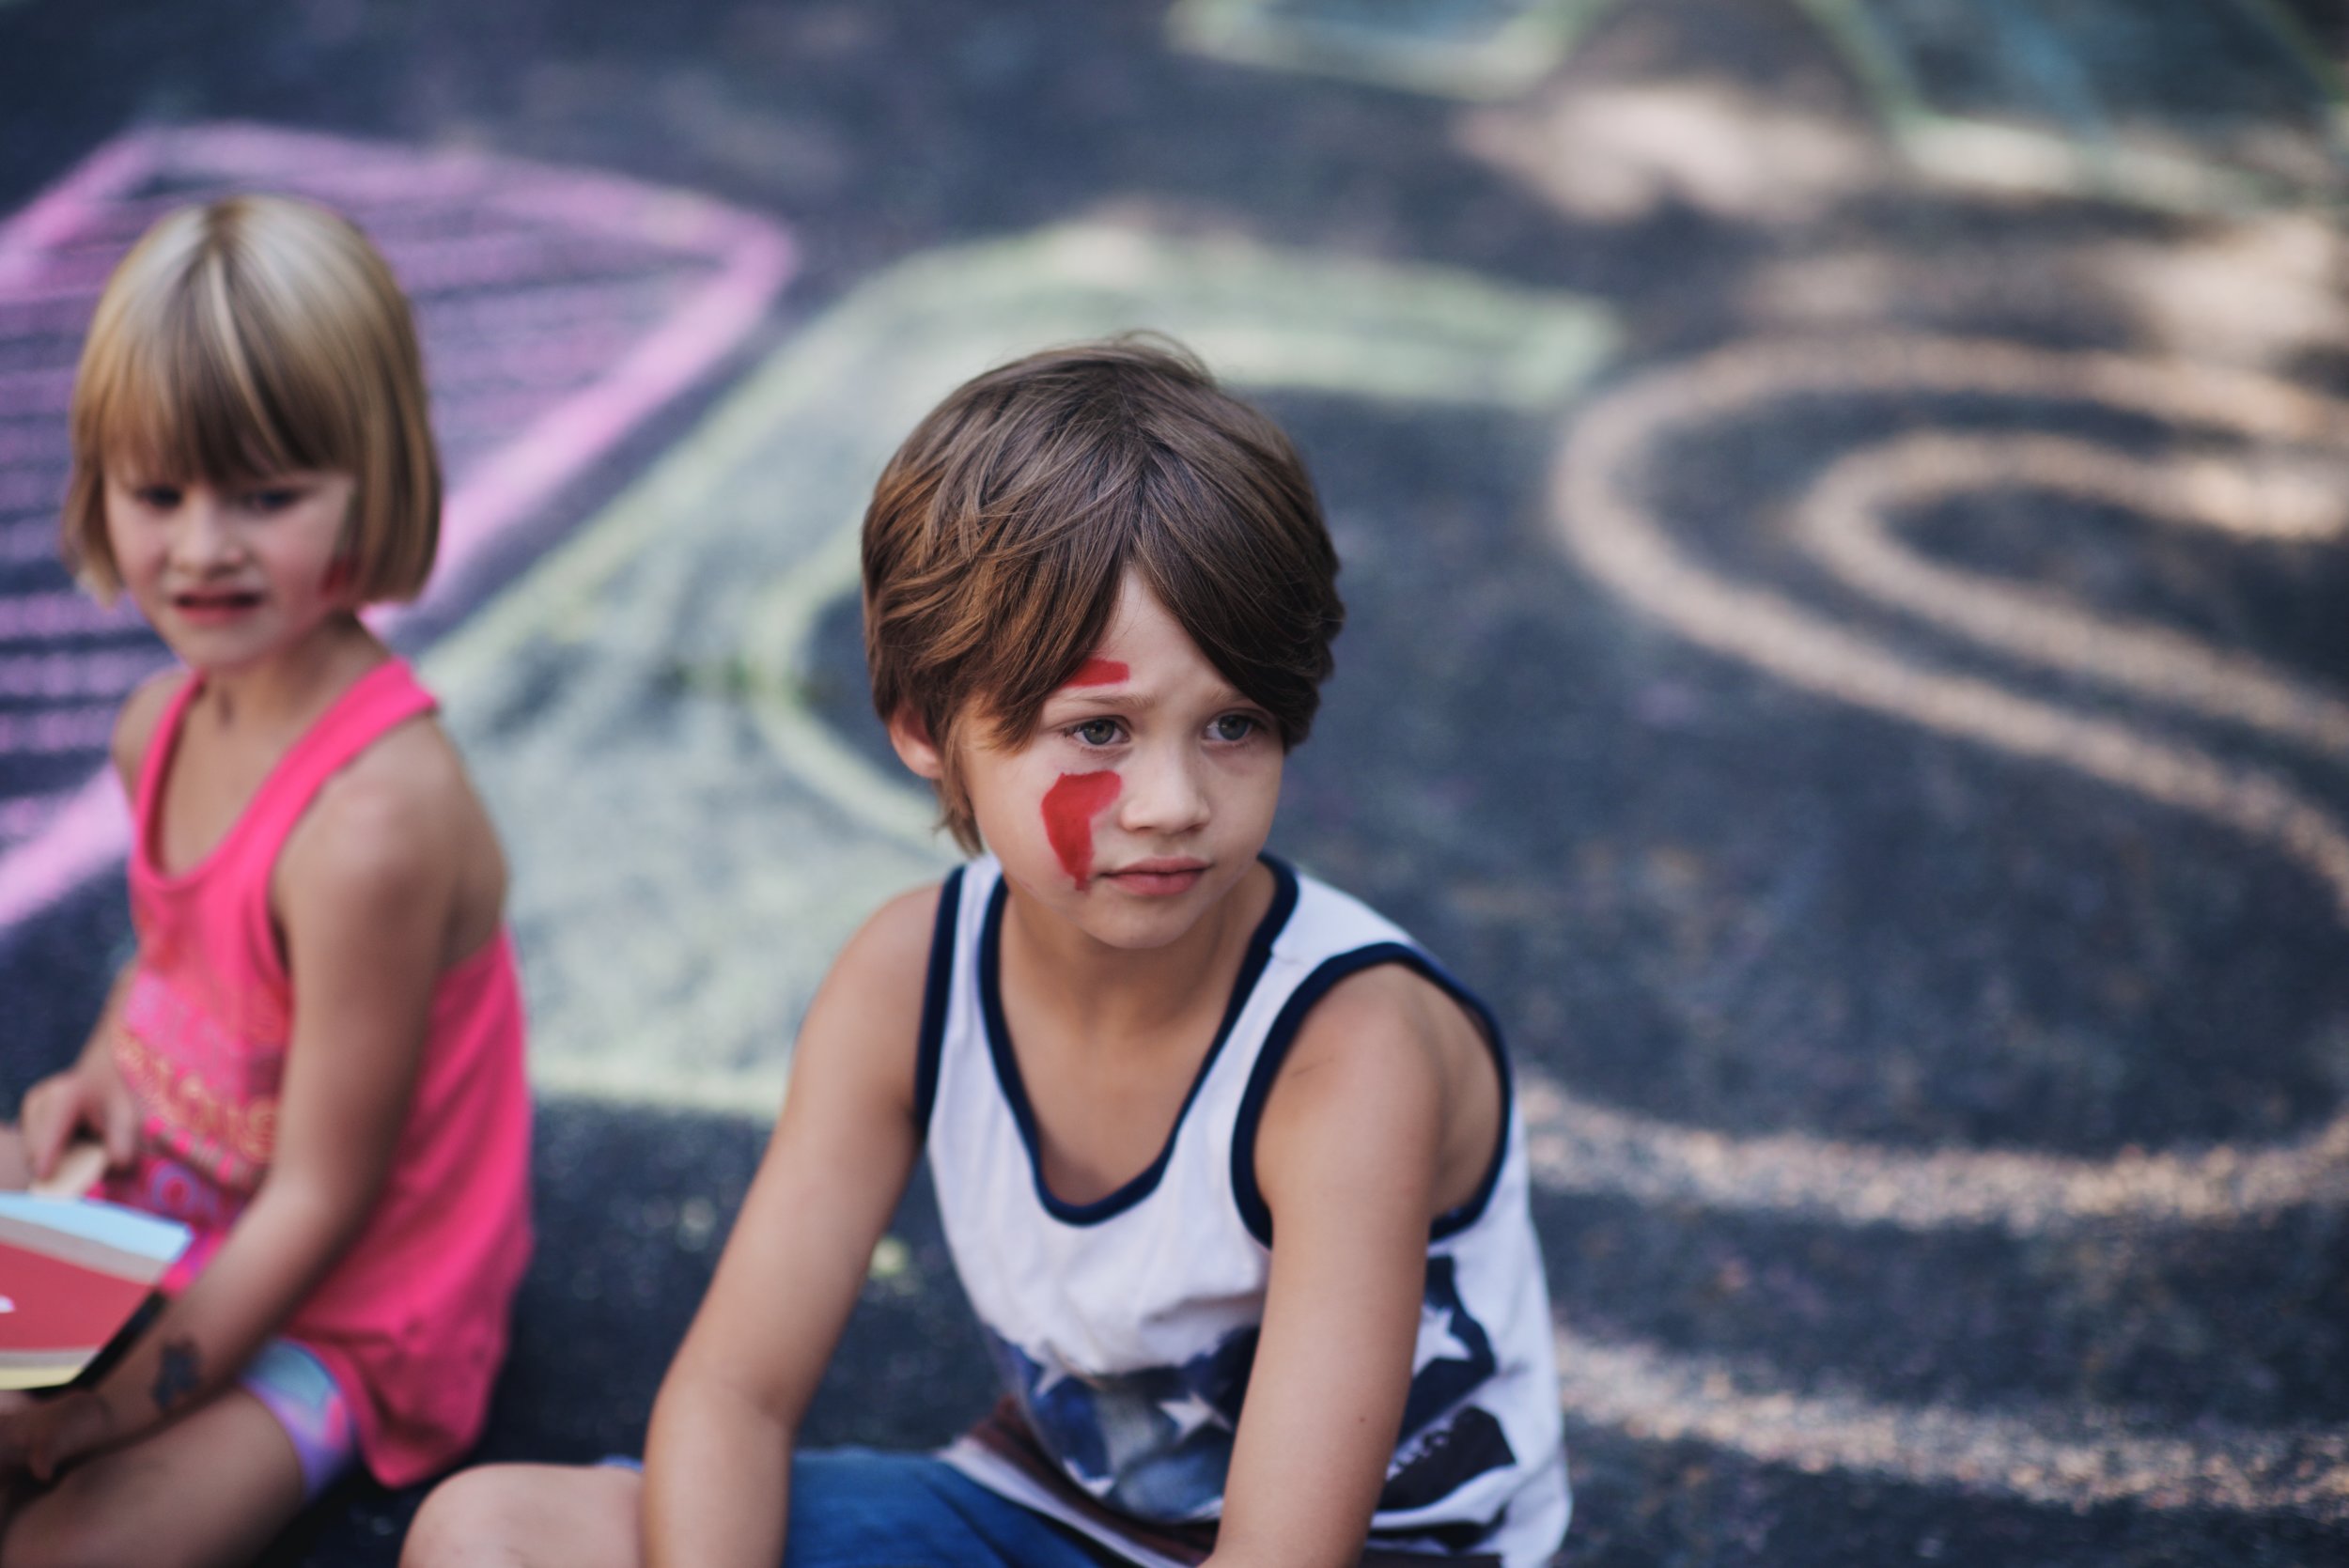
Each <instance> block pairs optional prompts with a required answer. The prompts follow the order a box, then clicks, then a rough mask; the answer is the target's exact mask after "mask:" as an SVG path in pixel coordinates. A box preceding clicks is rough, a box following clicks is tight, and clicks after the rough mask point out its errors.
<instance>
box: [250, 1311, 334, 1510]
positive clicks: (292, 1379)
mask: <svg viewBox="0 0 2349 1568" xmlns="http://www.w3.org/2000/svg"><path fill="white" fill-rule="evenodd" d="M237 1383H238V1386H239V1387H241V1388H242V1389H244V1391H245V1392H247V1393H249V1394H251V1395H252V1396H253V1397H254V1398H255V1399H257V1400H259V1401H260V1402H261V1405H262V1407H263V1408H265V1409H266V1410H268V1411H269V1413H270V1414H271V1415H272V1416H275V1417H276V1418H277V1424H278V1425H279V1426H282V1427H284V1428H285V1429H286V1436H288V1438H290V1439H292V1441H293V1447H294V1456H295V1457H296V1458H297V1459H299V1460H300V1461H301V1462H302V1486H303V1501H305V1502H309V1501H315V1500H316V1499H317V1498H318V1496H319V1493H321V1492H323V1491H325V1490H326V1489H327V1488H328V1487H329V1486H332V1485H333V1484H334V1483H335V1482H337V1481H339V1480H341V1479H342V1476H343V1473H344V1472H345V1471H346V1470H348V1469H350V1466H351V1462H352V1461H353V1460H354V1459H356V1458H358V1456H359V1439H358V1434H357V1433H356V1432H355V1431H354V1430H353V1429H352V1427H351V1424H350V1402H349V1401H348V1400H346V1399H345V1398H344V1397H343V1390H342V1388H341V1386H340V1385H338V1384H337V1383H336V1382H335V1381H334V1374H333V1373H331V1372H329V1371H327V1370H326V1363H325V1362H323V1361H321V1360H319V1358H317V1357H316V1356H314V1355H312V1354H311V1353H310V1352H309V1351H307V1350H305V1349H303V1347H302V1346H301V1345H299V1344H296V1343H294V1342H293V1341H291V1340H272V1341H270V1342H269V1343H267V1344H264V1345H263V1346H261V1348H260V1350H259V1352H258V1353H257V1354H256V1355H255V1356H254V1358H253V1359H252V1360H251V1361H249V1362H247V1363H246V1364H245V1369H244V1371H243V1372H242V1373H241V1374H240V1375H239V1376H238V1378H237Z"/></svg>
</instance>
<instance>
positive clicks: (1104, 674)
mask: <svg viewBox="0 0 2349 1568" xmlns="http://www.w3.org/2000/svg"><path fill="white" fill-rule="evenodd" d="M1129 673H1130V672H1128V670H1127V668H1126V666H1125V665H1123V664H1120V663H1119V662H1118V661H1117V660H1114V659H1088V660H1085V661H1084V662H1083V663H1081V664H1080V665H1078V666H1077V673H1076V674H1075V675H1070V676H1069V677H1068V684H1069V685H1071V686H1115V685H1116V684H1117V683H1118V682H1120V681H1122V680H1124V679H1125V678H1126V676H1127V675H1128V674H1129Z"/></svg>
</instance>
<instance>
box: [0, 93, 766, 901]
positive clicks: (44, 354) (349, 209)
mask: <svg viewBox="0 0 2349 1568" xmlns="http://www.w3.org/2000/svg"><path fill="white" fill-rule="evenodd" d="M254 189H262V190H272V191H277V192H282V193H286V194H294V195H302V196H307V197H310V198H312V199H315V200H318V201H321V202H323V203H326V204H327V205H329V206H332V207H334V208H336V209H338V210H342V211H343V212H345V213H347V214H349V215H350V217H352V218H353V219H355V220H356V221H357V222H358V223H359V224H360V225H361V226H362V227H364V228H366V230H367V231H368V233H369V234H370V235H371V236H372V237H373V238H374V240H375V241H376V242H377V243H378V244H379V245H380V246H381V248H382V250H383V251H384V253H385V255H386V256H387V257H388V258H389V260H390V262H391V264H392V269H393V271H394V272H396V273H397V275H398V277H399V279H400V281H401V283H402V285H403V287H406V289H407V290H408V292H409V294H410V296H411V297H412V300H413V302H414V303H415V307H416V316H417V323H418V329H419V331H420V333H421V334H422V337H423V339H424V348H425V359H426V365H427V371H428V380H429V382H430V388H431V395H432V399H433V415H434V419H433V423H434V427H435V429H436V431H437V433H438V435H439V438H440V441H441V443H442V451H443V459H444V462H445V465H446V470H447V473H448V475H449V487H448V499H447V505H446V507H445V510H444V514H443V531H442V546H441V560H440V566H439V568H438V570H437V572H436V573H435V576H434V579H433V583H432V586H431V588H430V590H429V592H428V594H427V596H426V597H425V598H424V599H423V600H422V601H421V602H420V603H419V604H418V605H417V606H415V607H413V610H412V611H411V610H398V611H394V612H391V613H385V614H384V615H382V616H381V618H380V624H382V625H384V626H386V627H396V626H397V625H398V624H399V623H400V622H401V621H403V620H404V619H406V618H407V617H408V616H409V615H410V614H412V613H417V612H424V613H431V612H436V611H443V610H445V609H448V608H450V607H453V606H458V605H461V604H462V603H463V602H464V601H465V600H466V599H467V598H469V597H471V596H472V595H473V594H474V593H475V592H477V590H478V585H479V573H480V572H481V571H482V570H483V569H484V567H486V566H488V565H489V564H490V563H489V557H490V551H491V550H492V547H493V546H495V545H496V544H497V542H498V541H499V540H500V539H501V537H502V536H506V535H507V534H508V533H509V532H511V531H512V530H514V529H515V528H516V527H517V526H518V525H519V524H521V523H523V522H525V521H527V520H530V519H531V518H532V517H534V516H535V515H536V514H537V511H538V510H539V509H540V508H541V507H542V506H543V505H544V504H545V503H546V502H547V501H548V500H549V499H551V498H552V496H553V495H554V493H555V492H556V491H557V490H558V489H559V488H560V487H561V486H563V485H564V484H565V483H566V482H568V481H569V480H571V479H574V478H576V477H578V476H579V475H580V474H582V473H583V471H584V470H586V469H587V468H588V467H589V466H590V465H591V464H593V463H594V462H595V461H596V459H597V458H599V457H600V456H601V455H603V454H604V453H606V452H609V451H610V450H611V449H612V447H613V446H614V444H615V443H616V442H618V441H619V440H620V439H621V437H623V436H624V435H625V434H626V433H627V432H628V431H629V430H630V429H631V428H633V427H636V426H637V425H638V424H639V423H640V422H641V421H643V420H644V418H645V417H646V415H647V414H649V413H651V412H652V411H655V410H657V409H658V408H660V407H661V405H663V404H664V403H666V402H667V401H669V399H671V398H672V397H674V396H676V395H677V393H678V392H679V391H681V390H683V389H684V388H685V387H687V386H689V385H690V384H692V382H693V381H694V380H696V379H697V378H698V377H700V376H702V375H703V374H704V373H705V372H706V371H708V369H709V368H710V367H711V366H712V365H713V364H715V363H716V361H717V360H718V359H719V358H720V356H722V355H723V353H724V352H725V351H726V350H727V349H730V348H731V347H733V346H734V345H735V344H736V343H737V342H738V341H739V339H740V338H741V336H742V334H744V332H745V331H746V330H747V329H748V328H749V327H750V326H752V325H753V324H754V322H755V321H757V320H758V319H759V318H760V317H761V316H762V315H763V314H764V313H765V311H766V308H767V306H768V304H769V303H770V301H771V300H772V299H773V297H774V295H775V293H776V291H777V290H778V289H779V288H780V287H782V284H783V282H784V280H785V278H786V275H787V273H788V272H789V270H790V265H791V251H790V247H789V243H788V241H786V237H785V236H784V234H783V232H782V231H781V230H780V229H779V228H777V227H776V226H775V225H771V224H769V223H766V222H764V221H762V220H760V219H757V218H755V217H754V216H751V215H749V214H747V213H743V212H739V211H737V210H732V209H729V208H726V207H723V206H720V205H718V204H716V203H714V202H710V201H708V200H705V199H703V198H701V197H699V196H695V195H691V194H684V193H680V192H675V191H668V190H661V189H657V188H652V187H647V186H644V185H638V184H634V183H631V182H629V181H626V180H620V179H611V178H607V177H605V176H601V175H595V174H586V173H581V172H577V171H571V170H560V169H551V168H540V167H535V166H533V165H530V164H526V163H510V162H506V161H502V160H498V159H492V158H488V157H484V156H480V155H477V154H474V153H467V152H420V151H417V150H415V149H412V148H406V147H391V146H384V145H379V144H370V143H362V142H354V141H349V140H344V139H340V138H335V137H327V136H319V135H313V134H307V133H299V132H287V131H281V130H273V129H268V128H264V127H259V126H252V125H239V124H212V125H196V126H186V127H176V128H168V129H158V130H151V131H144V132H133V133H132V134H130V135H127V136H124V137H121V138H118V139H117V140H116V141H114V142H111V143H109V144H107V145H106V146H105V147H101V149H99V151H97V152H96V153H94V154H92V155H91V156H90V157H89V158H88V159H87V160H86V161H85V162H84V163H82V164H81V165H80V166H79V167H77V168H76V169H74V170H73V171H72V172H71V173H70V174H68V175H67V176H66V177H65V178H64V179H61V180H59V181H58V182H57V183H55V184H54V185H53V186H51V187H50V188H49V189H48V190H47V191H45V192H43V193H42V194H40V195H39V196H38V197H36V198H35V199H34V200H33V201H32V202H31V203H30V204H29V205H28V206H27V207H25V208H24V209H23V210H21V211H19V212H18V213H16V214H15V215H14V216H13V217H12V218H10V219H9V220H8V222H7V223H6V224H5V225H0V932H5V931H6V930H7V929H8V928H9V927H11V926H13V925H14V924H17V923H18V922H19V921H22V920H23V918H24V917H25V916H26V915H27V914H29V913H31V912H32V911H34V910H36V909H38V908H41V907H42V906H44V905H46V904H48V903H50V902H51V901H53V900H54V899H55V898H56V897H58V896H59V895H60V894H62V893H65V892H66V891H68V890H69V889H70V888H71V887H73V886H75V885H77V884H78V883H79V882H80V881H81V880H82V879H83V878H85V877H88V876H89V875H91V874H92V873H93V872H95V871H97V870H99V869H100V868H101V867H102V866H105V865H107V864H109V863H110V862H112V861H113V859H114V858H115V857H116V856H117V855H118V854H119V853H120V850H121V846H122V843H123V816H124V814H123V809H122V804H121V800H120V790H119V788H118V787H117V784H116V783H115V781H114V779H113V777H112V775H111V773H110V772H109V771H108V770H107V769H106V768H104V766H103V759H104V754H105V747H106V737H107V732H108V728H109V725H110V722H111V715H112V713H113V710H114V708H115V706H117V704H118V702H119V701H120V699H121V697H122V695H123V694H124V693H125V692H126V691H128V690H129V689H130V687H131V686H132V684H133V683H135V682H136V681H137V680H138V679H139V678H140V677H141V676H142V675H145V674H147V673H148V672H149V671H151V670H153V669H156V668H159V667H160V666H161V665H163V663H166V662H168V660H169V655H168V654H167V653H166V652H165V650H164V649H163V646H162V644H160V643H159V642H157V641H156V640H155V638H154V637H153V636H152V634H151V633H149V632H148V630H147V629H146V628H145V626H144V624H143V623H142V622H140V621H139V619H138V618H137V616H136V613H134V612H133V611H132V610H131V609H130V608H129V607H128V605H127V604H125V605H123V606H122V607H119V608H117V609H116V610H112V611H109V610H105V609H102V608H101V607H100V606H98V605H97V604H95V603H94V602H92V601H90V600H88V599H86V598H84V597H82V596H81V595H80V594H79V593H77V592H76V591H75V590H74V588H73V586H72V584H71V582H70V581H69V580H68V578H67V577H66V574H65V571H64V569H63V567H61V566H59V565H58V563H57V560H56V555H55V550H54V538H55V513H56V506H57V502H58V499H59V497H60V496H61V495H62V493H63V490H64V484H65V474H66V465H67V461H68V451H67V446H66V427H65V414H66V407H67V402H68V399H69V397H70V393H71V382H72V371H73V365H74V362H75V359H76V357H77V356H78V354H79V352H80V345H81V338H82V334H83V332H84V330H85V328H86V325H87V322H88V318H89V313H90V309H91V306H92V305H93V304H94V303H95V302H96V299H97V295H98V291H99V289H100V288H101V287H102V286H103V284H104V281H105V278H106V276H107V274H108V272H111V271H112V269H113V267H114V264H115V262H116V260H117V259H118V258H119V256H121V254H122V252H123V251H124V250H125V249H127V248H128V247H129V245H130V243H131V242H132V241H133V240H134V239H135V238H136V237H137V236H138V235H139V233H140V232H141V231H143V230H144V229H145V228H146V226H147V225H148V224H149V223H151V222H152V221H153V220H154V219H155V218H156V217H158V216H160V215H161V214H162V213H163V211H165V210H168V209H170V208H172V207H175V206H178V205H180V204H181V203H184V202H188V201H193V200H200V199H204V198H207V197H210V196H213V195H218V194H227V193H229V192H231V191H237V190H254Z"/></svg>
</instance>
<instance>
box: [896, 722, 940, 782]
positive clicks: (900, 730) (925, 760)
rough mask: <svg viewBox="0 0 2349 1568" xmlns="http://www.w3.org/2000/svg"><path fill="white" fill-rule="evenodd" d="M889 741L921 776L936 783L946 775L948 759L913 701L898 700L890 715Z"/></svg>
mask: <svg viewBox="0 0 2349 1568" xmlns="http://www.w3.org/2000/svg"><path fill="white" fill-rule="evenodd" d="M889 743H890V744H891V745H892V746H894V747H895V748H896V749H897V759H898V760H899V761H900V762H903V763H904V764H905V765H906V766H907V767H908V768H912V769H913V771H914V772H915V773H916V774H917V775H919V776H920V777H922V778H925V779H927V780H929V781H930V782H931V783H932V784H936V783H937V782H938V781H939V780H941V779H942V778H944V777H945V776H946V763H945V759H944V758H943V757H941V756H940V755H939V752H938V742H937V741H935V740H933V739H931V738H930V726H929V724H928V723H927V722H925V721H924V719H923V718H922V715H921V714H919V713H917V712H915V711H914V709H913V706H912V705H911V704H910V703H899V704H898V705H897V711H896V712H894V713H892V714H891V715H890V716H889Z"/></svg>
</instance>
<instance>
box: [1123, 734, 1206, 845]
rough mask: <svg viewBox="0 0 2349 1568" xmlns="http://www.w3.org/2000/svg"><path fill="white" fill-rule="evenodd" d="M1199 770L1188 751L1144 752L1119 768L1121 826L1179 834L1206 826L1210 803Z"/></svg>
mask: <svg viewBox="0 0 2349 1568" xmlns="http://www.w3.org/2000/svg"><path fill="white" fill-rule="evenodd" d="M1200 767H1201V765H1200V760H1199V759H1198V758H1197V757H1195V756H1193V755H1192V754H1190V751H1189V750H1188V749H1186V748H1180V747H1164V748H1149V749H1145V751H1144V753H1143V754H1142V755H1141V756H1138V757H1135V758H1134V759H1132V760H1131V761H1130V762H1128V764H1127V765H1126V767H1125V768H1122V769H1120V772H1121V773H1122V774H1123V775H1124V782H1125V788H1124V789H1123V791H1121V792H1120V794H1119V796H1118V802H1117V815H1118V825H1119V826H1120V827H1122V828H1124V829H1125V830H1126V831H1128V832H1133V833H1179V832H1185V831H1190V830H1191V829H1194V828H1197V827H1200V826H1202V825H1203V824H1205V823H1206V820H1207V816H1208V811H1209V802H1208V799H1207V789H1206V780H1205V779H1204V778H1203V777H1202V776H1201V772H1200Z"/></svg>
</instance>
